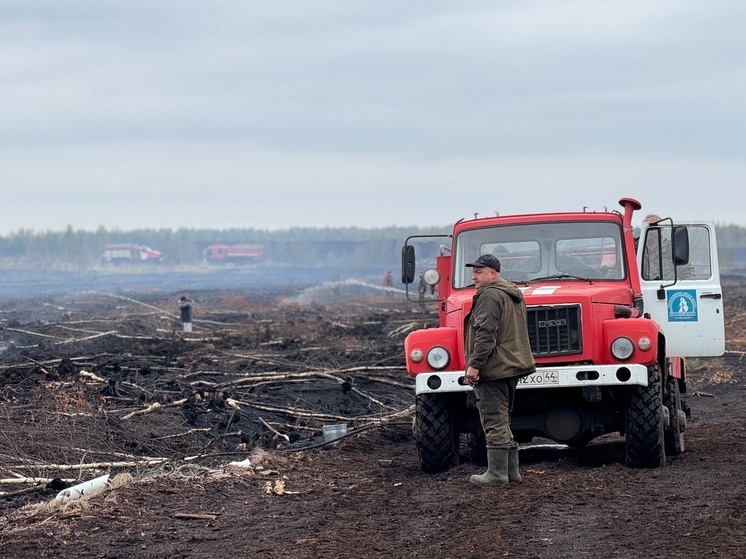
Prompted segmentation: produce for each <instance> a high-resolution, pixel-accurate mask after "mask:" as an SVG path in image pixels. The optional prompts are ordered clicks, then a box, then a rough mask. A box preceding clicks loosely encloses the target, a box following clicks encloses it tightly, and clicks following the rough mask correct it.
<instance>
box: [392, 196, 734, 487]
mask: <svg viewBox="0 0 746 559" xmlns="http://www.w3.org/2000/svg"><path fill="white" fill-rule="evenodd" d="M620 205H621V206H622V207H623V208H624V212H623V213H620V212H618V211H603V212H588V211H584V212H567V213H546V214H533V215H513V216H492V217H484V218H474V219H468V220H461V221H459V222H457V223H456V224H455V225H454V226H453V230H452V232H451V233H450V234H449V235H439V236H438V237H444V238H447V239H448V240H449V241H450V242H447V244H444V245H442V246H441V250H440V254H439V255H438V256H437V258H436V266H435V268H433V269H429V270H427V271H425V272H423V278H424V280H425V281H426V283H427V284H429V285H434V286H436V288H437V299H436V301H437V305H438V316H439V325H438V327H434V328H425V329H421V330H416V331H413V332H411V333H410V334H409V335H408V337H407V338H406V341H405V356H406V362H407V372H408V373H409V375H410V376H412V377H413V378H414V379H415V385H416V389H415V392H416V400H415V401H416V410H415V418H414V434H415V439H416V442H417V449H418V452H419V456H420V464H421V467H422V469H423V470H425V471H426V472H429V473H436V472H442V471H444V470H447V469H448V468H450V467H452V466H454V465H457V464H458V463H459V435H460V434H464V435H465V438H466V441H467V443H468V446H469V449H470V450H471V453H472V456H473V457H474V456H476V457H480V455H483V454H485V453H486V451H485V442H484V432H483V431H482V427H481V425H480V422H479V415H478V412H477V409H476V407H475V402H476V399H475V394H474V390H473V389H472V387H471V386H469V385H468V384H465V383H464V370H465V369H466V359H465V355H464V340H463V328H464V320H465V318H466V316H467V315H468V313H469V311H470V310H471V307H472V299H473V297H474V295H475V292H476V290H475V288H474V283H473V281H472V277H471V268H467V267H466V266H465V264H466V263H467V262H474V260H475V259H476V258H477V257H478V256H480V255H481V254H493V255H495V256H497V257H498V258H499V260H500V262H501V264H502V271H501V274H502V278H503V279H505V280H507V281H512V282H513V283H515V284H517V285H518V286H519V287H520V289H521V290H522V291H523V295H524V298H525V301H526V305H527V312H528V326H529V338H530V341H531V349H532V351H533V354H534V358H535V359H536V364H537V369H536V372H535V373H533V374H531V375H529V376H527V377H524V378H522V379H521V380H520V382H519V384H518V390H517V392H516V396H515V404H514V410H513V416H512V429H513V433H514V434H515V437H516V440H517V441H518V442H520V443H528V442H531V441H532V439H533V438H534V437H544V438H548V439H551V440H554V441H556V442H558V443H564V444H566V445H569V446H571V447H580V446H583V445H585V444H587V443H589V442H590V441H591V440H592V439H594V438H596V437H599V436H601V435H604V434H607V433H620V434H622V435H624V437H625V461H626V463H627V464H628V465H629V466H632V467H650V468H652V467H659V466H663V465H665V464H666V457H667V456H676V455H678V454H680V453H681V452H683V450H684V430H685V429H686V424H687V416H688V415H689V408H688V406H687V403H686V399H685V395H686V381H687V370H686V360H685V358H686V357H699V356H718V355H722V354H723V352H724V350H725V335H724V334H725V333H724V319H723V299H722V289H721V286H720V278H719V272H718V254H717V246H716V242H715V226H714V223H712V222H707V221H704V222H703V221H680V222H677V223H674V222H673V220H672V219H671V218H665V219H659V218H657V216H655V217H656V218H657V219H656V220H655V221H653V222H651V223H646V222H643V224H642V227H641V232H640V236H639V248H638V239H637V238H635V235H634V233H633V231H634V228H633V227H632V215H633V213H634V212H635V211H636V210H639V209H640V208H641V205H640V203H639V202H638V201H637V200H633V199H631V198H623V199H622V200H620ZM416 237H423V238H424V237H428V236H425V235H418V236H416ZM413 238H414V237H410V238H408V239H407V242H406V243H405V246H404V249H403V251H402V281H403V282H404V283H405V284H412V283H414V282H415V278H416V277H417V276H416V268H415V249H414V246H413V245H411V244H410V241H411V240H412V239H413ZM477 389H478V387H477Z"/></svg>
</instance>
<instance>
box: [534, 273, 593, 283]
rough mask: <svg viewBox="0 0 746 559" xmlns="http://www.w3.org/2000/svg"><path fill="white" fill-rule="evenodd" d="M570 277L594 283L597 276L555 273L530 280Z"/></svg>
mask: <svg viewBox="0 0 746 559" xmlns="http://www.w3.org/2000/svg"><path fill="white" fill-rule="evenodd" d="M568 278H569V279H576V280H581V281H587V282H589V283H593V280H594V279H595V278H586V277H583V276H574V275H572V274H554V275H552V276H542V277H540V278H531V279H530V280H529V281H530V282H535V281H545V280H559V279H568Z"/></svg>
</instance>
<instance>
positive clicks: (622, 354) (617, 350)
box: [611, 337, 635, 361]
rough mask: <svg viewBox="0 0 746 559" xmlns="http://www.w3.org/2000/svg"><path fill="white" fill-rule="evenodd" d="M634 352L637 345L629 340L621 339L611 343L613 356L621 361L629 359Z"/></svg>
mask: <svg viewBox="0 0 746 559" xmlns="http://www.w3.org/2000/svg"><path fill="white" fill-rule="evenodd" d="M634 352H635V344H633V343H632V340H630V339H629V338H625V337H621V338H617V339H616V340H614V341H613V342H611V354H612V355H613V356H614V357H616V358H617V359H619V360H620V361H625V360H627V359H629V358H630V357H632V354H633V353H634Z"/></svg>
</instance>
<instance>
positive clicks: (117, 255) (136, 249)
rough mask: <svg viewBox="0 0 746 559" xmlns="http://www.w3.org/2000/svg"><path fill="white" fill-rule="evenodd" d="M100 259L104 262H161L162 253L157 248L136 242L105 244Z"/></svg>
mask: <svg viewBox="0 0 746 559" xmlns="http://www.w3.org/2000/svg"><path fill="white" fill-rule="evenodd" d="M101 259H102V260H103V262H105V263H115V264H116V263H122V262H124V263H126V262H161V261H162V260H163V255H162V254H161V251H159V250H153V249H152V248H150V247H147V246H143V245H136V244H130V243H126V244H114V245H106V246H105V247H104V252H103V254H102V256H101Z"/></svg>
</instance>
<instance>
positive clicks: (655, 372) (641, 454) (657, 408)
mask: <svg viewBox="0 0 746 559" xmlns="http://www.w3.org/2000/svg"><path fill="white" fill-rule="evenodd" d="M662 384H663V382H662V379H661V370H660V367H659V366H658V364H657V363H656V364H655V365H651V366H650V367H648V385H647V386H635V387H634V388H633V390H632V392H631V394H630V398H629V402H628V404H627V426H626V431H627V440H626V463H627V465H628V466H631V467H633V468H658V467H661V466H665V465H666V452H665V445H664V436H663V427H664V423H663V386H662Z"/></svg>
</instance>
